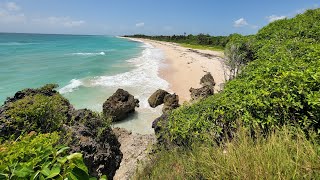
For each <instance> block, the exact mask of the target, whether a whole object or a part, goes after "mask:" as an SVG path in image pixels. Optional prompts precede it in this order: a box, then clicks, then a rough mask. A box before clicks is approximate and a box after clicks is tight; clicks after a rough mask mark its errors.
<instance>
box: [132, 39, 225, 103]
mask: <svg viewBox="0 0 320 180" xmlns="http://www.w3.org/2000/svg"><path fill="white" fill-rule="evenodd" d="M128 39H130V40H133V41H139V42H141V41H142V42H144V43H148V44H150V45H152V46H153V47H155V48H158V49H161V50H162V51H163V53H164V56H165V61H164V63H165V64H163V65H162V66H161V68H160V71H159V75H160V77H162V78H163V79H165V80H166V81H168V82H169V89H170V91H172V92H175V93H176V94H178V95H179V98H180V102H181V103H182V102H184V101H188V100H190V92H189V89H190V88H191V87H193V88H199V87H200V84H199V82H200V78H201V77H202V76H203V75H205V74H206V72H210V73H211V74H212V76H213V78H214V80H215V82H216V87H215V88H216V89H215V90H216V91H218V90H220V87H221V86H222V84H223V83H224V81H225V76H224V69H223V63H222V61H223V52H220V51H211V50H194V49H189V48H185V47H182V46H180V45H179V44H176V43H170V42H162V41H154V40H149V39H136V38H128Z"/></svg>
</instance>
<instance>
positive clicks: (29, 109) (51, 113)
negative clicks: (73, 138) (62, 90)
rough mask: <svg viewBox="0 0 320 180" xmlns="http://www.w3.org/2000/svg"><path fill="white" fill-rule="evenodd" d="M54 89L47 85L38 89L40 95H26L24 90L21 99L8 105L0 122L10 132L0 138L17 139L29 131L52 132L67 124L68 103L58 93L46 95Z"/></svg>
mask: <svg viewBox="0 0 320 180" xmlns="http://www.w3.org/2000/svg"><path fill="white" fill-rule="evenodd" d="M55 87H56V86H51V85H47V86H45V87H43V88H40V89H38V91H39V92H41V93H28V91H27V90H26V93H25V96H24V97H23V98H21V99H18V100H16V101H13V102H10V103H8V105H7V106H6V111H4V116H2V117H0V121H1V122H2V123H5V124H6V126H8V127H9V129H10V131H12V132H9V133H7V134H2V135H1V136H2V138H3V139H8V138H17V137H18V136H19V135H20V134H22V133H24V132H30V131H36V132H42V133H48V132H53V131H57V130H59V129H60V128H61V127H62V124H68V122H67V121H68V117H67V115H66V114H68V110H69V102H68V101H67V100H66V99H65V98H64V97H62V96H61V95H60V94H59V93H54V94H51V95H50V96H48V95H46V93H50V91H52V88H55ZM7 135H10V136H7Z"/></svg>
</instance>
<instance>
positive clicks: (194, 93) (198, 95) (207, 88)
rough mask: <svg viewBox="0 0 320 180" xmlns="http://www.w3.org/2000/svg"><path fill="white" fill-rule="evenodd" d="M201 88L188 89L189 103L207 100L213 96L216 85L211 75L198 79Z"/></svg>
mask: <svg viewBox="0 0 320 180" xmlns="http://www.w3.org/2000/svg"><path fill="white" fill-rule="evenodd" d="M200 84H201V86H202V87H201V88H197V89H195V88H190V89H189V91H190V93H191V94H190V96H191V101H196V100H199V99H203V98H207V97H209V96H211V95H213V94H214V86H215V85H216V83H215V81H214V79H213V77H212V75H211V73H209V72H208V73H207V74H205V75H204V76H203V77H202V78H201V79H200Z"/></svg>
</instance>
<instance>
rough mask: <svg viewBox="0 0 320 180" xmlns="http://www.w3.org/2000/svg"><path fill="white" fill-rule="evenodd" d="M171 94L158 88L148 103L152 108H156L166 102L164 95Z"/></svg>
mask: <svg viewBox="0 0 320 180" xmlns="http://www.w3.org/2000/svg"><path fill="white" fill-rule="evenodd" d="M167 94H169V93H168V92H167V91H165V90H162V89H158V90H157V91H156V92H154V93H153V94H152V95H151V96H150V97H149V99H148V103H149V105H150V106H151V107H152V108H155V107H157V106H159V105H161V104H163V102H164V97H165V96H166V95H167Z"/></svg>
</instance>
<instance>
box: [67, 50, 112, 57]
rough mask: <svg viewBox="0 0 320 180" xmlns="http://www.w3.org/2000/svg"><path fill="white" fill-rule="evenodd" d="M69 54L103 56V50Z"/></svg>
mask: <svg viewBox="0 0 320 180" xmlns="http://www.w3.org/2000/svg"><path fill="white" fill-rule="evenodd" d="M71 55H76V56H105V55H106V53H105V52H103V51H102V52H96V53H88V52H84V53H82V52H77V53H71Z"/></svg>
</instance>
